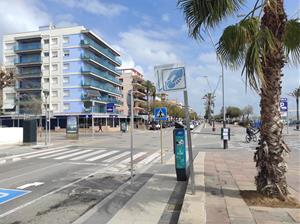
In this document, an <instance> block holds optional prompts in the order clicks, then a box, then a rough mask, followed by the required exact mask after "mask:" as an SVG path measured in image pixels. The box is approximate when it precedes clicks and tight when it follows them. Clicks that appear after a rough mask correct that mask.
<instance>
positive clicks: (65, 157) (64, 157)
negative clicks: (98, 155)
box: [54, 150, 91, 159]
mask: <svg viewBox="0 0 300 224" xmlns="http://www.w3.org/2000/svg"><path fill="white" fill-rule="evenodd" d="M90 151H91V150H83V151H80V152H75V153H72V154H68V155H65V156H60V157H57V158H54V159H67V158H70V157H73V156H77V155H81V154H84V153H86V152H90Z"/></svg>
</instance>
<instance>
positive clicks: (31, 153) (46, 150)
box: [7, 145, 70, 159]
mask: <svg viewBox="0 0 300 224" xmlns="http://www.w3.org/2000/svg"><path fill="white" fill-rule="evenodd" d="M69 146H70V145H67V146H61V147H56V148H51V149H43V150H41V151H36V152H27V153H22V154H18V155H13V156H8V157H7V158H9V159H13V158H16V157H23V156H29V155H33V154H39V153H42V152H49V151H52V150H56V149H62V148H66V147H69Z"/></svg>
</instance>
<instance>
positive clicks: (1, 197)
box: [0, 188, 30, 204]
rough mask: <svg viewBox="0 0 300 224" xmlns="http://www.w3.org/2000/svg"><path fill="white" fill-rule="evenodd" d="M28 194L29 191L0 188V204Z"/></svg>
mask: <svg viewBox="0 0 300 224" xmlns="http://www.w3.org/2000/svg"><path fill="white" fill-rule="evenodd" d="M28 193H30V191H25V190H15V189H4V188H0V204H3V203H6V202H8V201H11V200H13V199H16V198H18V197H21V196H23V195H25V194H28Z"/></svg>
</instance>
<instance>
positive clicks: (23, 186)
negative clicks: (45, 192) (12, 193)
mask: <svg viewBox="0 0 300 224" xmlns="http://www.w3.org/2000/svg"><path fill="white" fill-rule="evenodd" d="M43 184H44V183H43V182H34V183H29V184H24V185H22V186H20V187H17V189H21V190H23V189H26V188H28V187H31V186H35V187H37V186H40V185H43Z"/></svg>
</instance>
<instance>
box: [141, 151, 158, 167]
mask: <svg viewBox="0 0 300 224" xmlns="http://www.w3.org/2000/svg"><path fill="white" fill-rule="evenodd" d="M159 155H160V153H158V152H156V153H153V154H152V155H151V156H148V157H146V158H145V159H143V160H141V161H139V162H138V163H137V165H146V164H148V163H150V162H151V161H152V160H154V159H156V158H157V157H159Z"/></svg>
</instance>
